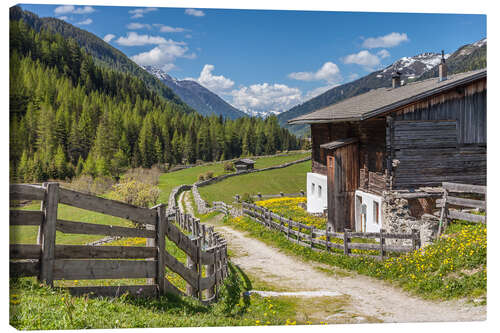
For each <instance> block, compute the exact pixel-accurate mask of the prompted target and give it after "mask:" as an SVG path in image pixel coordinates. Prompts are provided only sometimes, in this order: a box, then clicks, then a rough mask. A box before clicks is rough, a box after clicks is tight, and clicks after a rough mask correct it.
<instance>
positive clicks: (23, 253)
mask: <svg viewBox="0 0 500 333" xmlns="http://www.w3.org/2000/svg"><path fill="white" fill-rule="evenodd" d="M41 254H42V248H41V246H40V245H38V244H10V259H11V260H12V259H37V260H38V259H40V256H41Z"/></svg>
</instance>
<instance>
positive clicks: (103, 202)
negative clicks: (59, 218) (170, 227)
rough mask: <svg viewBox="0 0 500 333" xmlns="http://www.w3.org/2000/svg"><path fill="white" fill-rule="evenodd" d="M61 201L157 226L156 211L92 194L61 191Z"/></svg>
mask: <svg viewBox="0 0 500 333" xmlns="http://www.w3.org/2000/svg"><path fill="white" fill-rule="evenodd" d="M59 201H60V202H61V203H63V204H66V205H70V206H73V207H78V208H81V209H86V210H91V211H94V212H98V213H103V214H107V215H112V216H115V217H120V218H124V219H127V220H131V221H134V222H137V223H141V224H149V225H155V224H156V214H155V211H151V210H150V209H147V208H142V207H138V206H134V205H130V204H127V203H124V202H120V201H116V200H109V199H104V198H100V197H96V196H93V195H90V194H85V193H80V192H76V191H72V190H68V189H61V190H60V198H59Z"/></svg>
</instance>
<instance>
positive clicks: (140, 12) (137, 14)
mask: <svg viewBox="0 0 500 333" xmlns="http://www.w3.org/2000/svg"><path fill="white" fill-rule="evenodd" d="M157 10H158V8H154V7H148V8H137V9H132V10H129V11H128V13H129V14H132V16H131V17H132V18H141V17H144V14H146V13H149V12H154V11H157Z"/></svg>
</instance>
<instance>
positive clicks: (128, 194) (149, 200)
mask: <svg viewBox="0 0 500 333" xmlns="http://www.w3.org/2000/svg"><path fill="white" fill-rule="evenodd" d="M159 196H160V190H159V189H158V187H156V186H152V185H150V184H146V183H142V182H139V181H137V180H135V179H133V178H130V177H125V178H124V179H123V180H121V181H120V183H118V184H116V185H114V186H113V191H111V192H110V197H111V198H112V199H115V200H120V201H124V202H126V203H128V204H131V205H136V206H140V207H146V208H147V207H150V206H153V205H155V204H156V203H157V202H158V197H159Z"/></svg>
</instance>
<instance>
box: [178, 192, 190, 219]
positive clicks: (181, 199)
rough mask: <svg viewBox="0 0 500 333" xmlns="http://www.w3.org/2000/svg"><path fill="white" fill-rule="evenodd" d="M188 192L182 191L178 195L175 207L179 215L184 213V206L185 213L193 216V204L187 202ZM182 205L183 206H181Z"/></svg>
mask: <svg viewBox="0 0 500 333" xmlns="http://www.w3.org/2000/svg"><path fill="white" fill-rule="evenodd" d="M188 193H189V191H184V192H182V193H181V194H180V195H179V199H178V202H177V206H178V207H179V209H180V211H181V213H184V206H185V207H186V209H185V210H186V213H188V214H191V215H192V216H194V210H193V203H192V202H191V200H189V195H188ZM182 203H184V206H183V205H182Z"/></svg>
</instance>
